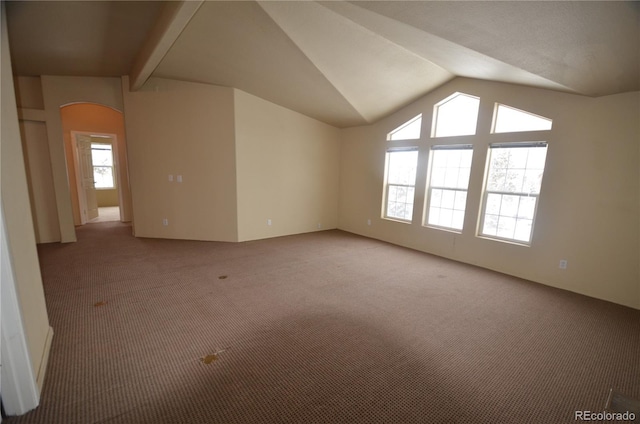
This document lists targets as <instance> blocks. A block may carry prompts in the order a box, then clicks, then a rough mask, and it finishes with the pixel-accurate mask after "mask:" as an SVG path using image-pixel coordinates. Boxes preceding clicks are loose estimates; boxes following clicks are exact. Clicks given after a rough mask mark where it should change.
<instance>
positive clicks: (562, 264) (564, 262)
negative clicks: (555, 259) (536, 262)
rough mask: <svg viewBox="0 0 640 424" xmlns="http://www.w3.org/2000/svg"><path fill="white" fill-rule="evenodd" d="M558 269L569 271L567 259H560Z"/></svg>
mask: <svg viewBox="0 0 640 424" xmlns="http://www.w3.org/2000/svg"><path fill="white" fill-rule="evenodd" d="M558 268H560V269H567V260H566V259H560V264H559V265H558Z"/></svg>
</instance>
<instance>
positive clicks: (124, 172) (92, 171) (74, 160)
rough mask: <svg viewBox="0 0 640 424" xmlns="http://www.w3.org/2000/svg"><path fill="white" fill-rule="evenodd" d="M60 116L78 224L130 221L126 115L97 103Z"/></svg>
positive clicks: (68, 108) (67, 107) (80, 105)
mask: <svg viewBox="0 0 640 424" xmlns="http://www.w3.org/2000/svg"><path fill="white" fill-rule="evenodd" d="M60 116H61V121H62V130H63V139H64V146H65V155H66V163H67V173H68V178H69V192H70V195H71V206H72V212H73V221H74V224H75V225H76V226H78V225H84V224H86V223H90V222H99V221H104V220H118V221H121V222H130V221H131V220H132V210H131V191H130V189H129V173H128V167H127V149H126V138H125V127H124V116H123V114H122V112H120V111H118V110H116V109H113V108H110V107H107V106H103V105H99V104H95V103H73V104H68V105H64V106H62V107H61V108H60ZM101 211H102V214H101V213H100V212H101Z"/></svg>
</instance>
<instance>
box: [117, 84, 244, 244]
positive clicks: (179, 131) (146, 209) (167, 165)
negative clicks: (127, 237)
mask: <svg viewBox="0 0 640 424" xmlns="http://www.w3.org/2000/svg"><path fill="white" fill-rule="evenodd" d="M122 85H123V87H124V101H125V116H126V128H127V137H128V146H129V163H130V172H131V176H130V177H131V192H132V196H133V210H134V216H135V222H134V224H135V235H136V236H138V237H159V238H177V239H193V240H219V241H236V240H237V238H238V232H237V205H236V203H237V199H236V180H235V175H236V166H235V148H234V126H233V120H234V118H233V89H231V88H224V87H216V86H212V85H206V84H197V83H187V82H180V81H173V80H165V79H155V78H152V79H150V80H149V81H148V82H147V83H146V85H145V86H144V87H143V88H142V89H141V90H140V91H136V92H129V91H128V87H129V82H128V79H127V78H126V77H125V78H124V80H123V84H122ZM169 175H173V177H174V181H172V182H170V181H169V179H168V176H169ZM177 175H181V176H182V178H183V181H182V182H181V183H179V182H177V181H176V177H177ZM164 218H166V219H168V222H169V225H168V226H164V225H163V219H164Z"/></svg>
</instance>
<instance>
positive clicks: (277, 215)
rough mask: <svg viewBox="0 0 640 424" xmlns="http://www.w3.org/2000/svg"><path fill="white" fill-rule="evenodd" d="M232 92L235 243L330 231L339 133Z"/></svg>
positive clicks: (334, 214) (334, 210)
mask: <svg viewBox="0 0 640 424" xmlns="http://www.w3.org/2000/svg"><path fill="white" fill-rule="evenodd" d="M234 93H235V103H234V104H235V118H236V121H235V126H236V160H237V178H238V238H239V240H240V241H244V240H253V239H261V238H267V237H276V236H282V235H287V234H296V233H303V232H310V231H317V230H318V229H319V228H318V225H320V229H328V228H336V226H337V211H338V180H339V163H340V159H339V157H340V144H339V139H340V133H339V130H338V129H336V128H334V127H331V126H329V125H327V124H323V123H321V122H319V121H316V120H315V119H311V118H308V117H306V116H304V115H301V114H299V113H296V112H293V111H291V110H288V109H285V108H283V107H280V106H277V105H275V104H273V103H270V102H268V101H266V100H262V99H260V98H258V97H255V96H252V95H250V94H247V93H245V92H243V91H240V90H234ZM268 219H270V220H271V225H270V226H269V225H268V224H267V220H268Z"/></svg>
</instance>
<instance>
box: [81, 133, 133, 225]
mask: <svg viewBox="0 0 640 424" xmlns="http://www.w3.org/2000/svg"><path fill="white" fill-rule="evenodd" d="M78 135H85V136H89V137H101V138H104V139H105V141H104V143H106V142H107V141H106V140H107V139H109V141H108V143H109V144H111V148H112V151H113V164H114V174H115V175H114V177H115V179H116V187H117V190H118V202H119V204H120V207H119V209H120V221H121V222H122V204H123V196H122V189H121V187H122V185H121V184H122V181H121V178H120V161H119V156H118V136H117V135H116V134H109V133H102V132H92V131H73V130H72V131H71V145H72V147H73V148H72V149H71V150H72V151H73V166H74V168H75V171H76V172H75V175H76V181H75V185H76V191H77V193H78V207H79V209H80V211H79V212H80V223H81V225H84V224H86V223H87V222H88V221H87V219H86V216H85V215H84V214H83V213H82V210H83V207H84V208H86V205H87V199H86V197H85V193H84V189H83V188H82V175H81V172H82V169H81V167H80V162H79V159H78V139H77V136H78Z"/></svg>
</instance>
